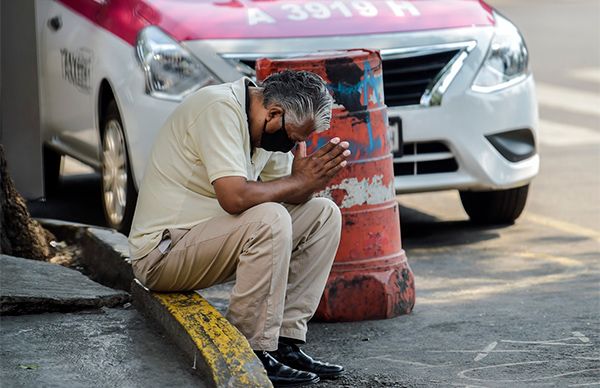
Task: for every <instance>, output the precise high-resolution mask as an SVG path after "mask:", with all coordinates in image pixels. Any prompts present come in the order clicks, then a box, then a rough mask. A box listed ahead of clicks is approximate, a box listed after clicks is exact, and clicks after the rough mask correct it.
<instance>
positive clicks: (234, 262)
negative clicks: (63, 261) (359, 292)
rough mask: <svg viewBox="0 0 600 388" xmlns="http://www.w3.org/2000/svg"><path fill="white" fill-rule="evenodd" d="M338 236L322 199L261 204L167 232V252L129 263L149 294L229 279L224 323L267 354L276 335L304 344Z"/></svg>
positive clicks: (333, 211) (330, 207)
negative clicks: (229, 287) (297, 202)
mask: <svg viewBox="0 0 600 388" xmlns="http://www.w3.org/2000/svg"><path fill="white" fill-rule="evenodd" d="M284 206H285V207H284ZM340 231H341V216H340V211H339V209H338V207H337V206H336V205H335V204H334V203H333V202H332V201H330V200H328V199H325V198H313V199H311V200H310V201H308V202H306V203H304V204H301V205H280V204H277V203H272V202H269V203H263V204H260V205H257V206H255V207H253V208H251V209H248V210H246V211H245V212H244V213H242V214H239V215H235V216H234V215H226V216H221V217H215V218H213V219H210V220H208V221H205V222H202V223H200V224H198V225H196V226H194V227H193V228H192V229H190V230H189V231H188V230H183V229H171V230H168V231H165V234H163V238H166V237H170V238H171V244H170V247H169V248H168V249H167V250H166V251H165V249H164V248H163V251H165V252H164V253H161V251H160V249H159V248H158V247H157V248H156V249H154V250H153V251H151V252H150V253H149V254H148V255H147V256H146V257H144V258H142V259H139V260H135V261H133V272H134V274H135V276H136V277H137V278H138V279H139V280H140V281H141V282H142V283H143V284H144V285H145V286H146V287H148V288H150V289H152V290H155V291H185V290H197V289H201V288H206V287H210V286H212V285H214V284H218V283H223V282H226V281H228V280H230V279H233V278H235V279H236V282H235V286H234V287H233V290H232V291H231V299H230V302H229V309H228V311H227V319H228V320H229V321H230V322H231V323H232V324H233V325H235V326H236V327H237V328H238V329H239V330H240V331H241V332H242V333H243V334H244V335H245V336H246V338H248V341H249V342H250V345H251V346H252V348H253V349H254V350H267V351H272V350H275V349H277V340H278V338H279V336H282V337H288V338H293V339H298V340H301V341H305V340H306V330H307V326H306V324H307V322H308V320H309V319H310V318H311V317H312V316H313V314H314V312H315V310H316V309H317V306H318V304H319V300H320V298H321V295H322V293H323V289H324V287H325V282H326V281H327V277H328V275H329V271H330V270H331V265H332V263H333V259H334V257H335V253H336V250H337V247H338V244H339V240H340Z"/></svg>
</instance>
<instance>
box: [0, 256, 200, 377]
mask: <svg viewBox="0 0 600 388" xmlns="http://www.w3.org/2000/svg"><path fill="white" fill-rule="evenodd" d="M0 268H1V271H0V294H1V295H0V301H1V304H0V306H1V309H2V314H3V315H2V316H1V318H0V322H1V324H0V331H1V334H2V335H1V336H0V381H2V383H1V385H2V386H3V387H35V386H40V387H100V386H103V387H109V386H111V387H167V386H177V387H204V386H208V385H207V384H205V383H203V381H202V379H201V378H199V376H198V375H197V374H196V373H195V371H194V370H193V369H192V365H191V364H189V363H188V362H187V361H186V359H185V358H184V357H183V356H182V354H181V351H180V350H179V349H178V348H177V347H176V346H175V345H174V344H173V343H172V342H171V341H170V340H168V339H167V338H165V333H164V332H162V331H161V330H160V328H159V327H157V326H155V325H153V324H152V323H151V322H150V321H148V320H147V319H145V318H144V317H142V316H141V315H140V314H139V313H138V312H137V311H136V310H135V309H134V308H132V307H131V303H129V300H130V296H129V295H128V294H127V293H125V292H123V291H118V290H113V289H110V288H108V287H104V286H102V285H100V284H98V283H95V282H93V281H91V280H89V279H88V278H87V277H85V276H83V275H82V274H81V273H79V272H77V271H74V270H71V269H69V268H65V267H61V266H59V265H55V264H48V263H44V262H39V261H34V260H27V259H22V258H15V257H10V256H4V255H1V256H0ZM6 314H13V315H6ZM14 314H18V315H14Z"/></svg>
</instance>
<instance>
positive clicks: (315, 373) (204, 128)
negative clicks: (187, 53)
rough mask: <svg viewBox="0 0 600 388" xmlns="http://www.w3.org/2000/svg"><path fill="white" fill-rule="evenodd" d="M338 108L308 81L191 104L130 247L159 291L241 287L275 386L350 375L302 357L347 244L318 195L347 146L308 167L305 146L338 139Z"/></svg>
mask: <svg viewBox="0 0 600 388" xmlns="http://www.w3.org/2000/svg"><path fill="white" fill-rule="evenodd" d="M331 106H332V98H331V96H330V95H329V93H328V92H327V88H326V86H325V84H324V82H323V80H322V79H321V78H320V77H318V76H317V75H314V74H312V73H308V72H292V71H284V72H282V73H278V74H274V75H272V76H270V77H269V78H267V79H266V80H265V81H264V83H263V84H262V85H261V86H260V87H258V86H257V85H255V84H254V83H253V82H252V81H251V80H250V79H248V78H243V79H240V80H238V81H236V82H233V83H226V84H222V85H216V86H209V87H205V88H203V89H201V90H200V91H198V92H196V93H195V94H193V95H191V96H189V97H188V98H187V99H186V100H185V101H184V102H183V103H182V104H180V105H179V107H178V108H177V109H176V110H175V112H174V113H173V114H172V115H171V117H169V119H168V120H167V122H166V123H165V125H164V126H163V128H162V129H161V131H160V133H159V135H158V137H157V139H156V142H155V144H154V148H153V150H152V155H151V157H150V160H149V163H148V167H147V170H146V172H145V175H144V178H143V182H142V185H141V188H140V193H139V197H138V203H137V207H136V210H135V215H134V219H133V226H132V230H131V234H130V236H129V243H130V250H131V257H132V260H133V261H132V266H133V271H134V274H135V276H136V277H137V278H138V279H139V280H140V281H141V282H142V283H143V284H144V285H145V286H146V287H148V288H150V289H152V290H156V291H183V290H195V289H201V288H205V287H209V286H212V285H214V284H218V283H222V282H226V281H228V280H230V279H236V281H235V286H234V287H233V290H232V292H231V299H230V304H229V310H228V312H227V318H228V319H229V321H230V322H231V323H233V324H234V325H235V326H236V327H237V328H238V329H239V330H240V331H241V332H242V333H243V334H244V335H245V336H246V338H248V341H249V342H250V345H251V346H252V348H253V349H254V350H255V352H256V354H257V356H258V358H259V359H260V360H261V361H262V362H263V364H264V366H265V369H266V370H267V374H268V376H269V378H270V379H271V381H272V382H273V383H274V384H275V385H276V386H292V385H293V386H298V385H303V384H311V383H315V382H317V381H319V377H321V378H326V377H337V376H339V375H340V374H342V372H343V368H342V367H341V366H338V365H332V364H329V363H325V362H321V361H317V360H314V359H312V358H311V357H309V356H308V355H306V353H304V352H303V351H302V350H300V348H299V347H298V344H302V343H304V341H305V340H306V331H307V322H308V320H309V319H310V318H311V317H312V316H313V314H314V312H315V310H316V308H317V306H318V303H319V300H320V297H321V294H322V292H323V289H324V287H325V282H326V280H327V276H328V274H329V271H330V269H331V265H332V262H333V259H334V256H335V253H336V250H337V247H338V244H339V239H340V230H341V217H340V212H339V209H338V208H337V206H336V205H335V204H334V203H333V202H331V201H330V200H328V199H324V198H313V197H312V195H313V193H315V192H316V191H319V190H321V189H323V188H324V187H325V185H326V184H327V182H328V181H329V180H330V179H331V178H332V177H333V176H334V175H335V174H336V173H338V172H339V171H340V170H341V169H342V168H343V167H344V166H345V165H346V163H347V162H346V159H347V157H348V156H349V155H350V151H349V150H348V143H347V142H343V141H340V139H339V138H333V139H331V141H330V142H329V143H328V144H326V145H325V146H323V147H322V148H321V149H319V150H317V151H316V152H315V153H313V154H311V155H308V156H307V155H306V144H305V143H304V140H305V139H306V138H307V137H308V136H309V135H310V134H311V133H312V132H313V131H323V130H326V129H327V128H328V127H329V122H330V119H331ZM294 147H295V151H294V154H293V155H292V153H291V152H290V151H291V150H292V149H293V148H294Z"/></svg>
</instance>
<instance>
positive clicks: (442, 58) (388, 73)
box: [383, 49, 460, 106]
mask: <svg viewBox="0 0 600 388" xmlns="http://www.w3.org/2000/svg"><path fill="white" fill-rule="evenodd" d="M459 51H460V50H458V49H456V50H448V51H441V52H436V53H431V54H425V55H414V56H404V57H401V58H385V57H384V58H383V85H384V86H383V92H384V96H385V103H386V105H387V106H405V105H418V104H419V103H420V102H421V96H423V94H424V93H425V91H426V90H427V88H428V87H430V88H431V87H432V86H433V83H434V80H435V79H437V78H438V74H440V72H441V71H442V70H443V69H444V67H446V65H447V64H448V63H449V62H450V61H451V60H452V59H453V58H454V57H455V56H456V54H458V52H459Z"/></svg>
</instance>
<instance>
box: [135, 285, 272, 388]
mask: <svg viewBox="0 0 600 388" xmlns="http://www.w3.org/2000/svg"><path fill="white" fill-rule="evenodd" d="M131 288H132V293H133V296H134V301H135V302H137V307H138V308H142V309H144V310H145V312H146V313H147V314H149V315H151V316H153V317H154V318H155V319H156V320H157V321H158V323H159V324H161V325H162V326H163V328H165V330H166V331H167V332H169V334H171V336H172V337H173V338H174V339H175V341H176V342H178V344H179V345H180V347H182V348H183V350H184V351H186V353H188V354H189V355H190V356H192V354H193V359H194V361H193V362H194V367H199V368H201V369H202V366H203V365H202V364H204V366H205V368H203V369H205V370H204V373H205V374H207V375H208V376H207V377H210V378H211V379H212V380H213V383H214V385H215V386H216V387H234V388H238V387H239V388H246V387H272V384H271V382H270V381H269V379H268V377H267V374H266V372H265V370H264V368H263V367H262V363H261V362H260V361H259V360H258V358H257V357H256V356H255V354H254V352H253V351H252V349H251V348H250V345H249V344H248V341H247V340H246V338H245V337H244V336H243V335H242V334H241V333H240V332H239V331H238V330H237V329H236V328H235V327H234V326H233V325H231V324H230V323H229V322H228V321H227V320H226V319H225V317H223V316H222V315H221V314H220V313H219V312H218V311H217V310H216V309H215V308H214V307H213V306H212V305H211V304H210V303H208V302H207V301H206V300H205V299H204V298H202V297H201V296H200V295H199V294H197V293H196V292H186V293H158V292H152V291H147V290H146V289H144V288H142V287H141V286H140V285H139V284H137V282H135V281H134V282H133V284H132V287H131ZM191 344H193V346H191Z"/></svg>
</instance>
